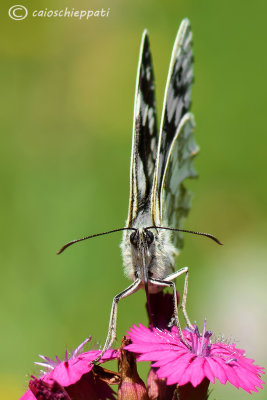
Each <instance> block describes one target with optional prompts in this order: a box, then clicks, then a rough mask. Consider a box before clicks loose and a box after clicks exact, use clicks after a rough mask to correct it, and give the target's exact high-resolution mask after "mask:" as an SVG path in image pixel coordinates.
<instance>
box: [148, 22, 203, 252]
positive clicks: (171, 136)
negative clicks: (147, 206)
mask: <svg viewBox="0 0 267 400" xmlns="http://www.w3.org/2000/svg"><path fill="white" fill-rule="evenodd" d="M192 82H193V52H192V31H191V27H190V23H189V21H188V19H184V20H183V21H182V23H181V25H180V27H179V30H178V33H177V37H176V40H175V43H174V47H173V52H172V57H171V62H170V67H169V73H168V78H167V83H166V89H165V95H164V102H163V112H162V119H161V127H160V136H159V145H158V154H157V161H156V169H155V176H154V183H153V197H152V218H153V220H154V223H155V225H162V224H164V225H165V224H167V225H168V226H169V227H174V228H180V227H181V224H182V220H183V218H184V217H185V216H186V215H187V213H188V211H189V208H190V199H191V196H190V194H189V192H188V191H187V190H186V189H185V187H184V185H183V181H184V180H185V179H186V178H189V177H194V176H196V173H195V171H194V169H193V157H194V155H195V154H196V153H197V151H198V148H197V146H196V144H195V142H194V139H193V134H192V133H193V128H194V120H193V116H192V114H191V113H189V109H190V106H191V86H192ZM175 236H176V238H177V240H176V243H175V244H176V245H177V246H178V248H179V247H181V240H180V238H179V237H178V235H175Z"/></svg>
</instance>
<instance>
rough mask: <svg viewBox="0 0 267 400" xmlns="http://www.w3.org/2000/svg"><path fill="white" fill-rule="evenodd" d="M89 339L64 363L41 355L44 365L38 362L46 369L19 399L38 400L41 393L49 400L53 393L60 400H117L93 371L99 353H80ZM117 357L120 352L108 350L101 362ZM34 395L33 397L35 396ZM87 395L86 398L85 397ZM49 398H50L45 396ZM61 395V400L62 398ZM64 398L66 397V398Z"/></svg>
mask: <svg viewBox="0 0 267 400" xmlns="http://www.w3.org/2000/svg"><path fill="white" fill-rule="evenodd" d="M89 340H90V339H86V340H85V341H84V342H83V343H82V344H81V345H80V346H79V347H77V349H76V350H74V351H73V352H72V353H71V354H70V356H68V352H67V351H66V353H65V359H64V360H63V361H61V360H60V359H59V358H58V357H56V361H53V360H52V359H50V358H48V357H45V356H40V357H41V358H42V359H43V360H44V362H40V363H35V364H37V365H40V366H42V367H44V368H45V369H46V372H43V374H42V375H41V377H40V378H39V379H37V378H35V377H32V380H31V381H30V385H29V386H30V389H31V390H28V391H27V392H26V393H25V394H24V395H23V396H22V397H21V398H20V400H36V398H37V399H38V394H40V396H43V397H40V398H43V399H46V398H47V399H50V398H52V397H49V396H51V393H55V392H57V393H59V394H58V397H56V395H54V396H55V398H59V399H61V398H62V399H65V398H66V399H67V398H68V397H66V396H69V397H70V399H72V398H76V396H77V395H79V396H78V397H79V398H81V399H82V400H86V399H88V400H89V399H92V400H93V399H115V397H114V396H113V393H114V392H113V391H112V390H111V388H110V387H109V386H108V385H107V384H106V383H105V382H102V381H99V382H98V381H97V379H95V378H94V377H93V376H92V373H90V371H91V370H92V368H93V364H91V361H93V360H95V359H96V358H97V356H98V355H99V354H100V350H94V351H87V352H84V353H80V351H81V350H82V348H83V346H84V345H85V343H87V342H88V341H89ZM117 356H118V352H117V350H108V351H106V352H105V354H104V355H103V357H102V358H101V359H100V361H99V362H100V363H102V362H105V361H109V360H113V359H116V358H117ZM33 393H34V394H33ZM84 393H86V395H85V394H84ZM45 395H47V397H45ZM60 396H61V397H60ZM64 396H65V397H64Z"/></svg>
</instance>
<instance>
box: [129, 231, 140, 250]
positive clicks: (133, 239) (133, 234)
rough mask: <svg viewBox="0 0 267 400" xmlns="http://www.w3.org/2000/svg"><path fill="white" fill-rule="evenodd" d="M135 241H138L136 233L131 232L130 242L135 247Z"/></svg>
mask: <svg viewBox="0 0 267 400" xmlns="http://www.w3.org/2000/svg"><path fill="white" fill-rule="evenodd" d="M137 240H138V232H133V233H131V235H130V242H131V243H132V244H133V245H134V246H135V247H136V246H137Z"/></svg>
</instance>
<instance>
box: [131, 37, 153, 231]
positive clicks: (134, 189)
mask: <svg viewBox="0 0 267 400" xmlns="http://www.w3.org/2000/svg"><path fill="white" fill-rule="evenodd" d="M132 140H133V141H132V155H131V169H130V203H129V212H128V220H127V226H131V225H132V222H133V221H134V219H135V218H136V217H137V215H138V213H139V212H140V211H141V210H144V209H146V208H149V206H150V198H151V190H152V184H153V175H154V170H155V160H156V156H157V121H156V104H155V86H154V73H153V65H152V58H151V53H150V47H149V40H148V33H147V31H145V32H144V33H143V36H142V41H141V48H140V57H139V64H138V71H137V81H136V91H135V105H134V122H133V139H132Z"/></svg>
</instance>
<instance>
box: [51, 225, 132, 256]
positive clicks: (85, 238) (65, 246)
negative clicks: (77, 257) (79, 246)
mask: <svg viewBox="0 0 267 400" xmlns="http://www.w3.org/2000/svg"><path fill="white" fill-rule="evenodd" d="M126 230H132V231H136V229H135V228H119V229H113V230H112V231H108V232H102V233H96V234H95V235H90V236H86V237H84V238H81V239H76V240H72V241H71V242H69V243H66V244H64V246H63V247H61V249H60V250H59V251H58V252H57V254H61V253H62V252H63V251H64V250H66V248H67V247H69V246H71V245H72V244H74V243H78V242H82V241H83V240H87V239H92V238H94V237H97V236H102V235H108V234H109V233H114V232H119V231H126Z"/></svg>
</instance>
